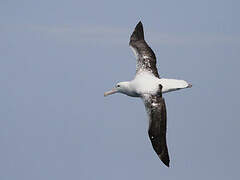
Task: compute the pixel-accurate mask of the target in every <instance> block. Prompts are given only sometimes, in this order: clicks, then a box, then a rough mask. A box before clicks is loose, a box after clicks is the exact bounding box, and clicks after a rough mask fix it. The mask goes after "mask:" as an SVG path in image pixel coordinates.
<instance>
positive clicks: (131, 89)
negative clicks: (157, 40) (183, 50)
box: [104, 21, 192, 167]
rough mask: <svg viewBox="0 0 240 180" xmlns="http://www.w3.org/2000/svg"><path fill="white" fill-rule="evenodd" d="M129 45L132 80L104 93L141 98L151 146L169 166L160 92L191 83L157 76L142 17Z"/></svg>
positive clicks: (182, 87)
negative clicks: (133, 71) (132, 58)
mask: <svg viewBox="0 0 240 180" xmlns="http://www.w3.org/2000/svg"><path fill="white" fill-rule="evenodd" d="M129 46H130V47H131V49H132V50H133V52H134V54H135V56H136V59H137V65H136V75H135V77H134V79H133V80H131V81H124V82H119V83H117V84H116V86H115V87H114V88H113V89H112V90H110V91H108V92H105V93H104V96H108V95H111V94H114V93H122V94H126V95H128V96H131V97H140V98H141V99H142V100H143V102H144V105H145V108H146V111H147V114H148V118H149V128H148V135H149V138H150V140H151V143H152V146H153V149H154V150H155V152H156V153H157V155H158V157H159V158H160V160H161V161H162V162H163V163H164V164H165V165H166V166H167V167H169V162H170V160H169V155H168V148H167V140H166V132H167V113H166V105H165V100H164V98H163V97H162V94H163V93H167V92H171V91H176V90H180V89H185V88H190V87H192V85H191V84H189V83H187V82H186V81H184V80H178V79H166V78H160V76H159V74H158V70H157V67H156V56H155V54H154V52H153V50H152V49H151V48H150V47H149V46H148V44H147V43H146V41H145V39H144V31H143V25H142V23H141V21H140V22H139V23H138V24H137V25H136V27H135V29H134V31H133V33H132V35H131V37H130V42H129Z"/></svg>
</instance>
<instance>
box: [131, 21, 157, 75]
mask: <svg viewBox="0 0 240 180" xmlns="http://www.w3.org/2000/svg"><path fill="white" fill-rule="evenodd" d="M129 45H130V47H131V48H132V50H133V52H134V54H135V56H136V58H137V70H136V74H138V73H140V72H142V71H148V72H150V73H152V74H153V75H154V76H156V77H158V78H159V75H158V71H157V67H156V56H155V54H154V52H153V50H152V49H151V48H150V47H149V46H148V44H147V43H146V41H145V40H144V32H143V25H142V23H141V21H140V22H139V23H138V24H137V26H136V27H135V30H134V31H133V33H132V35H131V37H130V42H129Z"/></svg>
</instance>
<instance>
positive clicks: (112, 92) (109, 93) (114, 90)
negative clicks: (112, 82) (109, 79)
mask: <svg viewBox="0 0 240 180" xmlns="http://www.w3.org/2000/svg"><path fill="white" fill-rule="evenodd" d="M116 92H118V90H117V89H115V88H113V89H112V90H110V91H107V92H105V93H104V96H105V97H106V96H108V95H111V94H114V93H116Z"/></svg>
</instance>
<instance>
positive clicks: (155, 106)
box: [142, 85, 170, 167]
mask: <svg viewBox="0 0 240 180" xmlns="http://www.w3.org/2000/svg"><path fill="white" fill-rule="evenodd" d="M160 86H161V85H160ZM160 88H161V89H162V87H160ZM142 98H143V101H144V105H145V108H146V110H147V113H148V116H149V129H148V135H149V138H150V140H151V143H152V146H153V149H154V150H155V152H156V153H157V155H158V157H159V158H160V159H161V161H162V162H163V163H164V164H165V165H166V166H168V167H169V162H170V160H169V155H168V148H167V140H166V133H167V113H166V105H165V101H164V98H162V92H160V93H158V94H157V95H145V96H143V97H142Z"/></svg>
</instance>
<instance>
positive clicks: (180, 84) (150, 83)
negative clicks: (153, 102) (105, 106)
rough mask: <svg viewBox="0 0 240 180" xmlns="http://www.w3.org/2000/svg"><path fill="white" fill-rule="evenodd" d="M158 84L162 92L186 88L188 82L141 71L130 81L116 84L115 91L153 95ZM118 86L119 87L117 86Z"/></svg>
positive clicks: (135, 95) (136, 95) (129, 94)
mask: <svg viewBox="0 0 240 180" xmlns="http://www.w3.org/2000/svg"><path fill="white" fill-rule="evenodd" d="M159 84H161V85H162V87H163V89H162V93H167V92H170V91H175V90H179V89H184V88H188V87H189V84H188V83H187V82H186V81H184V80H177V79H165V78H161V79H159V78H157V77H155V76H154V75H153V74H151V73H149V72H146V71H143V72H141V73H139V74H137V75H136V76H135V78H134V79H133V80H132V81H126V82H120V83H118V84H117V86H116V90H117V92H120V93H123V94H126V95H128V96H132V97H141V96H142V95H144V94H152V95H155V94H156V93H157V91H158V88H159ZM118 86H120V87H118Z"/></svg>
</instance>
